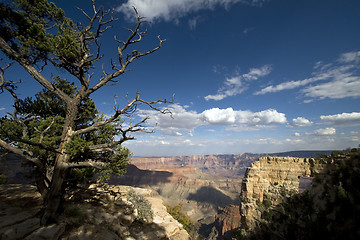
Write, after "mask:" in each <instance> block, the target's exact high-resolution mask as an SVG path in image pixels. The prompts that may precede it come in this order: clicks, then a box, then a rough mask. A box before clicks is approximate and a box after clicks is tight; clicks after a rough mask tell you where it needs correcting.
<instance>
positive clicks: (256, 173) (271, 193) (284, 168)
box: [240, 156, 329, 229]
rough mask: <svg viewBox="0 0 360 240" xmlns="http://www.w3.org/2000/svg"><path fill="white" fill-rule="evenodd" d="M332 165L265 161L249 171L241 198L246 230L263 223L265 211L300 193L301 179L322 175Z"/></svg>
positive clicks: (280, 159)
mask: <svg viewBox="0 0 360 240" xmlns="http://www.w3.org/2000/svg"><path fill="white" fill-rule="evenodd" d="M327 164H329V163H328V162H324V160H318V159H314V158H295V157H269V156H268V157H261V158H259V160H258V161H256V162H253V163H252V164H251V166H250V167H249V168H248V169H247V170H246V173H245V177H244V179H243V182H242V188H241V194H240V199H241V200H240V201H241V205H240V214H241V223H242V226H244V227H246V228H248V229H253V228H254V227H255V226H256V225H257V224H258V223H259V222H261V221H262V216H261V215H262V209H263V207H264V206H265V207H267V208H269V207H270V206H272V205H277V204H279V203H280V202H281V201H283V199H284V198H286V197H289V196H291V195H293V194H294V193H298V192H299V179H300V178H301V177H313V176H314V174H315V173H322V172H323V171H324V169H325V168H326V166H327Z"/></svg>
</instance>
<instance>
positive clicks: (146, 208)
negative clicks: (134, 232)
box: [127, 189, 154, 222]
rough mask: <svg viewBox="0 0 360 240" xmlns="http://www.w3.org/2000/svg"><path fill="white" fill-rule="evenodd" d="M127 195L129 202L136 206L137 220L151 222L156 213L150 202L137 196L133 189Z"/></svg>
mask: <svg viewBox="0 0 360 240" xmlns="http://www.w3.org/2000/svg"><path fill="white" fill-rule="evenodd" d="M127 195H128V200H129V201H130V202H131V203H132V204H133V205H134V207H135V209H136V210H137V212H138V217H137V220H140V221H144V222H151V221H152V220H153V216H154V213H153V211H152V209H151V204H150V202H149V201H148V200H147V199H146V198H145V197H144V196H142V195H140V194H137V193H136V192H135V191H134V190H133V189H131V190H129V191H128V193H127Z"/></svg>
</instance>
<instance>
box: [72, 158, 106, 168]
mask: <svg viewBox="0 0 360 240" xmlns="http://www.w3.org/2000/svg"><path fill="white" fill-rule="evenodd" d="M67 167H68V168H83V167H93V168H97V169H104V168H105V167H106V164H105V163H103V162H99V161H94V160H89V161H86V162H74V163H67Z"/></svg>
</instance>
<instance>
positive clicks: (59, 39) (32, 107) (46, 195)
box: [0, 0, 169, 225]
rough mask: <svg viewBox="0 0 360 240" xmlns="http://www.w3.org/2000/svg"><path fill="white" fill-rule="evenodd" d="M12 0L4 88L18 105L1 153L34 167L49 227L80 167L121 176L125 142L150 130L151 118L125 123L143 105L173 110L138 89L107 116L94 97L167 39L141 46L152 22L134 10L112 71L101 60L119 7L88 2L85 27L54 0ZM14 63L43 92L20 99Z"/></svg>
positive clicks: (4, 126) (7, 9) (4, 29)
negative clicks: (68, 181) (132, 22)
mask: <svg viewBox="0 0 360 240" xmlns="http://www.w3.org/2000/svg"><path fill="white" fill-rule="evenodd" d="M12 2H13V3H11V4H9V5H6V4H4V3H0V49H1V51H2V53H3V55H4V56H6V59H5V60H4V59H3V60H2V61H1V62H0V63H1V64H2V65H1V66H0V68H1V69H0V89H1V93H3V94H9V98H10V99H12V101H13V103H14V104H13V106H14V109H13V111H12V112H11V113H8V114H7V116H3V117H2V118H1V120H0V136H1V139H0V151H7V152H13V153H15V154H18V155H20V156H22V157H23V158H25V159H26V160H27V161H29V162H31V163H32V164H33V166H34V171H35V179H36V185H37V188H38V191H39V192H40V193H41V195H42V197H43V199H44V203H43V204H44V205H43V211H42V218H41V224H42V225H44V224H47V223H49V222H50V221H53V220H56V218H57V215H58V211H59V209H60V205H61V201H62V200H63V197H64V190H65V186H66V179H67V177H68V175H69V172H71V171H72V170H73V169H84V168H85V169H88V168H92V169H98V170H100V171H112V172H114V173H122V171H123V169H124V165H125V164H126V162H127V161H128V156H129V151H128V150H127V149H126V148H124V147H122V146H121V144H122V143H123V142H125V141H128V140H132V139H134V137H133V136H132V135H131V133H133V132H137V131H146V128H145V121H146V120H147V117H146V118H144V119H140V120H139V121H138V122H137V123H133V124H131V125H129V124H127V125H125V124H122V123H123V120H124V118H126V117H129V116H131V115H133V114H134V112H135V111H136V108H137V106H138V105H139V104H143V105H146V106H148V107H150V108H152V109H154V110H157V111H160V112H162V113H167V112H168V111H167V110H161V109H160V108H158V107H156V104H157V103H168V102H169V101H167V100H156V101H146V100H144V99H142V98H141V97H140V95H139V94H136V97H134V98H133V99H128V102H127V103H125V104H124V106H123V107H119V106H117V105H115V106H114V112H113V114H112V115H111V116H108V117H104V116H102V115H99V114H98V110H97V109H96V107H95V103H94V102H93V100H92V99H91V94H93V93H94V92H97V91H100V90H101V89H102V88H103V87H104V86H106V85H108V84H117V83H118V81H119V76H121V75H123V74H124V73H125V72H126V71H127V70H128V66H129V65H130V64H131V63H132V62H134V61H135V60H136V59H138V58H140V57H143V56H146V55H149V54H151V53H153V52H155V51H156V50H158V49H159V48H160V47H161V44H162V42H163V40H162V39H160V37H158V40H159V42H158V44H157V45H156V46H155V47H154V48H152V49H150V50H147V51H138V50H137V48H136V46H137V45H138V44H139V43H141V41H142V40H143V38H144V37H145V35H146V31H143V30H142V29H143V25H144V24H145V23H146V21H145V20H144V18H143V17H141V16H139V14H138V12H137V10H136V9H134V14H135V16H136V20H137V21H136V24H135V26H134V27H133V28H132V29H129V34H128V36H127V37H126V38H125V40H118V39H117V38H115V39H114V48H115V49H116V52H117V59H116V61H115V60H112V59H109V61H108V65H109V68H105V67H101V66H100V69H99V62H100V60H101V61H102V62H104V59H103V55H102V53H101V51H100V46H101V39H100V37H101V36H102V35H103V34H105V33H106V32H107V30H108V29H109V27H110V26H113V25H114V24H115V23H116V22H117V20H118V19H116V18H114V15H113V13H114V11H105V10H103V9H101V8H100V9H99V8H97V7H96V6H95V1H94V0H93V1H92V2H91V3H90V2H89V4H91V6H92V8H91V14H90V13H89V12H86V11H85V10H83V9H80V8H79V9H78V10H79V12H80V13H82V14H83V15H84V16H85V18H86V19H87V22H86V24H85V23H76V24H75V23H74V22H73V21H72V20H71V19H69V18H67V17H65V13H64V11H63V10H62V9H60V8H58V7H57V6H56V5H55V4H54V3H51V2H50V3H49V2H48V1H47V0H16V1H12ZM15 64H18V65H20V66H21V67H22V68H23V69H25V71H27V73H28V74H29V75H30V76H31V77H32V79H33V80H34V81H36V82H38V83H40V84H41V86H42V88H43V89H42V90H41V91H40V92H39V93H37V94H36V95H35V96H34V97H27V98H25V99H20V98H19V97H18V96H17V94H16V88H17V86H18V84H21V82H20V81H17V80H14V79H6V74H5V72H6V71H7V70H8V68H11V67H13V66H12V65H15ZM53 69H55V70H58V69H61V71H55V73H59V72H60V73H64V75H66V76H71V79H69V80H66V79H65V77H61V76H57V75H56V74H52V70H53ZM109 69H110V70H109ZM95 71H97V72H102V75H101V77H100V78H99V79H93V78H94V72H95ZM45 72H51V74H45ZM30 79H31V78H30ZM115 136H117V137H116V138H115Z"/></svg>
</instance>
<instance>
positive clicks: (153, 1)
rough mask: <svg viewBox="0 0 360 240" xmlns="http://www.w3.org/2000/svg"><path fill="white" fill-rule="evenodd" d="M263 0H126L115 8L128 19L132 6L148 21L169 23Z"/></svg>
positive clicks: (259, 3)
mask: <svg viewBox="0 0 360 240" xmlns="http://www.w3.org/2000/svg"><path fill="white" fill-rule="evenodd" d="M263 2H264V0H127V1H126V2H125V3H123V4H122V5H120V6H119V7H118V8H117V11H120V12H123V13H124V14H125V15H126V16H127V17H128V18H132V17H134V12H133V9H132V8H133V6H135V7H136V8H137V9H138V11H139V13H140V15H141V16H144V17H146V18H147V19H148V20H150V21H153V20H165V21H171V20H176V19H178V18H181V17H183V16H185V15H187V14H189V13H193V12H197V11H199V10H202V9H214V8H215V7H217V6H220V7H223V8H226V9H227V8H229V7H231V6H232V5H233V4H236V3H245V4H252V5H261V4H262V3H263Z"/></svg>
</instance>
